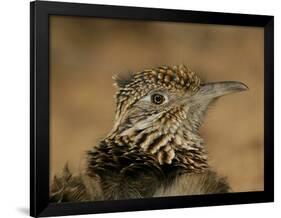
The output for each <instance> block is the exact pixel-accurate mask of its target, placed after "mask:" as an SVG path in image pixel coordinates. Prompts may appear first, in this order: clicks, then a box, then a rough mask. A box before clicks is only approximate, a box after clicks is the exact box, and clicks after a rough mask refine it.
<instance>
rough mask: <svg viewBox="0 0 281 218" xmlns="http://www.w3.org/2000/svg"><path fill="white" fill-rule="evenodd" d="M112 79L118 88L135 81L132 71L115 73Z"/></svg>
mask: <svg viewBox="0 0 281 218" xmlns="http://www.w3.org/2000/svg"><path fill="white" fill-rule="evenodd" d="M112 79H113V80H114V85H115V86H116V87H117V88H125V86H126V85H128V84H129V83H131V82H132V81H133V79H134V76H133V74H132V73H126V74H119V75H114V76H113V77H112Z"/></svg>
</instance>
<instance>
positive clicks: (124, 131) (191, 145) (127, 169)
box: [50, 65, 247, 202]
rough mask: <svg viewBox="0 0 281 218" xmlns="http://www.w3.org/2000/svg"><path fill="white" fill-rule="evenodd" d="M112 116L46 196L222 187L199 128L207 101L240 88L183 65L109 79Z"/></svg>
mask: <svg viewBox="0 0 281 218" xmlns="http://www.w3.org/2000/svg"><path fill="white" fill-rule="evenodd" d="M115 84H116V86H117V88H118V92H117V94H116V101H117V102H116V103H117V107H116V113H115V121H114V125H113V128H112V130H111V131H110V133H109V134H108V135H107V136H106V137H105V138H104V139H103V140H102V141H101V142H100V143H99V144H98V145H97V146H95V147H93V148H92V150H90V151H88V152H87V164H86V165H87V166H86V169H85V171H84V172H82V173H80V175H73V174H72V173H71V172H70V170H69V169H68V167H67V166H66V167H65V169H64V171H63V173H62V174H61V175H59V176H55V177H54V179H53V182H52V185H51V190H50V198H51V201H55V202H65V201H93V200H115V199H130V198H148V197H161V196H176V195H195V194H208V193H225V192H229V190H230V187H229V185H228V183H227V181H226V179H225V178H224V177H220V176H218V175H217V174H216V172H214V171H213V170H212V169H211V168H210V166H209V165H208V162H207V153H206V150H205V144H204V141H203V139H202V138H201V136H200V134H199V127H200V126H201V124H202V121H203V118H204V114H205V112H206V111H207V108H208V106H209V105H210V103H212V102H213V101H214V100H215V99H217V98H218V97H220V96H223V95H226V94H230V93H234V92H239V91H244V90H247V86H246V85H244V84H243V83H241V82H232V81H231V82H230V81H227V82H216V83H202V82H201V81H200V79H199V77H198V76H197V75H196V74H195V73H194V72H192V71H190V70H189V69H188V68H187V67H185V66H184V65H180V66H172V67H168V66H162V67H158V68H154V69H149V70H144V71H141V72H136V73H132V74H129V75H127V76H126V77H125V78H119V77H116V78H115Z"/></svg>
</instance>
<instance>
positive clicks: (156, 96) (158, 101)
mask: <svg viewBox="0 0 281 218" xmlns="http://www.w3.org/2000/svg"><path fill="white" fill-rule="evenodd" d="M152 101H153V103H155V104H161V103H162V102H163V101H164V97H163V96H162V95H159V94H154V95H152Z"/></svg>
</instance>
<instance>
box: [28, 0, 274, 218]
mask: <svg viewBox="0 0 281 218" xmlns="http://www.w3.org/2000/svg"><path fill="white" fill-rule="evenodd" d="M30 22H31V23H30V30H31V32H30V54H31V57H30V62H31V63H30V69H31V76H30V78H31V82H30V84H31V87H30V95H31V98H30V99H31V106H30V113H31V116H30V117H31V121H30V126H31V131H30V143H31V145H30V149H31V154H30V157H31V159H30V174H31V178H30V215H31V216H35V217H38V216H58V215H73V214H89V213H104V212H117V211H137V210H154V209H168V208H183V207H197V206H214V205H228V204H245V203H259V202H272V201H273V199H274V192H273V190H274V175H273V171H274V170H273V162H274V160H273V157H274V155H273V145H274V144H273V138H274V137H273V132H274V131H273V69H274V67H273V64H274V57H273V16H265V15H246V14H229V13H217V12H200V11H184V10H170V9H155V8H153V9H152V8H139V7H123V6H122V7H121V6H108V5H107V6H106V5H92V4H78V3H59V2H47V1H35V2H31V4H30Z"/></svg>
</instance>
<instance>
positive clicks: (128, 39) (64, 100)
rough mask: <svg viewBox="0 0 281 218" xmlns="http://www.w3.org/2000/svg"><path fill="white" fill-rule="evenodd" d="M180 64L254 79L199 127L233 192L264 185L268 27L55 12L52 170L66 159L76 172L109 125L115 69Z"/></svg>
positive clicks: (207, 73) (210, 74)
mask: <svg viewBox="0 0 281 218" xmlns="http://www.w3.org/2000/svg"><path fill="white" fill-rule="evenodd" d="M175 64H186V65H187V66H188V67H190V68H191V69H192V70H193V71H195V72H197V73H198V74H199V75H200V76H201V78H202V79H203V80H205V81H223V80H237V81H241V82H244V83H245V84H247V85H248V86H249V88H250V90H249V91H248V92H243V93H238V94H233V95H228V96H225V97H222V98H221V99H219V100H218V101H217V103H216V104H215V105H214V106H213V107H211V108H210V110H209V112H208V114H207V117H206V120H205V123H204V125H203V126H202V128H201V133H202V135H203V137H204V139H205V142H206V144H207V150H208V151H209V157H210V164H211V165H212V166H213V167H214V168H215V169H216V170H217V171H218V172H219V173H220V174H222V175H225V176H227V177H228V179H229V182H230V184H231V186H232V188H233V191H235V192H239V191H254V190H263V29H262V28H253V27H240V26H239V27H238V26H223V25H203V24H188V23H172V22H151V21H128V20H111V19H98V18H84V17H64V16H52V17H51V18H50V69H51V72H50V73H51V136H50V137H51V138H50V140H51V160H50V162H51V166H50V167H51V175H54V174H55V173H58V172H60V171H61V170H62V168H63V166H64V165H65V163H66V162H68V163H69V165H70V167H71V169H72V170H74V171H76V172H78V171H79V170H80V169H81V165H82V162H83V158H84V154H85V151H86V150H88V149H90V148H91V147H92V146H95V145H96V144H97V143H98V141H99V140H100V139H101V138H103V137H105V136H106V134H107V133H108V132H109V131H110V130H111V127H112V124H113V118H114V110H115V102H114V99H113V96H114V94H115V91H116V90H115V88H114V87H113V85H112V78H111V77H112V75H114V74H118V73H124V72H125V73H126V72H130V71H139V70H142V69H145V68H151V67H155V66H160V65H175Z"/></svg>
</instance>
